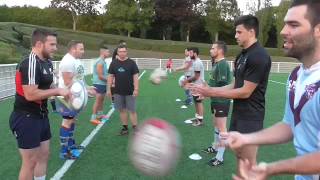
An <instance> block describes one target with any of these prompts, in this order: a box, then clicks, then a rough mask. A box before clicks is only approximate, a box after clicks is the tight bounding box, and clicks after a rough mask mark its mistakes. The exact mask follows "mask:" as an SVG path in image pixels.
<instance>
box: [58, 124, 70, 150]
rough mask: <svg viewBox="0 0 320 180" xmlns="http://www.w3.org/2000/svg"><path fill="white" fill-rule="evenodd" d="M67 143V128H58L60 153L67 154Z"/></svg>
mask: <svg viewBox="0 0 320 180" xmlns="http://www.w3.org/2000/svg"><path fill="white" fill-rule="evenodd" d="M68 141H69V128H66V127H63V126H61V128H60V145H61V149H60V153H61V154H66V153H67V152H68Z"/></svg>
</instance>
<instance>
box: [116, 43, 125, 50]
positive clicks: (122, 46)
mask: <svg viewBox="0 0 320 180" xmlns="http://www.w3.org/2000/svg"><path fill="white" fill-rule="evenodd" d="M121 48H126V49H127V46H125V45H123V44H120V45H119V46H118V47H117V51H118V49H121Z"/></svg>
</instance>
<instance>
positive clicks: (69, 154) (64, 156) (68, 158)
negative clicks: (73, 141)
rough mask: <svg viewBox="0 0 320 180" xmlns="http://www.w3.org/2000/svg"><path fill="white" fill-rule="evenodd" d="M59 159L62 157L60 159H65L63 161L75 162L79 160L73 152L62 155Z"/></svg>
mask: <svg viewBox="0 0 320 180" xmlns="http://www.w3.org/2000/svg"><path fill="white" fill-rule="evenodd" d="M59 157H60V159H63V160H75V159H78V157H77V156H75V155H74V154H72V153H71V152H68V153H60V155H59Z"/></svg>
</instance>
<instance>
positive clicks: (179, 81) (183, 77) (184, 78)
mask: <svg viewBox="0 0 320 180" xmlns="http://www.w3.org/2000/svg"><path fill="white" fill-rule="evenodd" d="M184 80H186V77H185V76H184V75H182V76H180V77H179V80H178V84H179V86H180V87H182V86H183V84H182V83H183V81H184Z"/></svg>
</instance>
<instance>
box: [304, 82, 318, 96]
mask: <svg viewBox="0 0 320 180" xmlns="http://www.w3.org/2000/svg"><path fill="white" fill-rule="evenodd" d="M317 90H318V87H317V85H316V84H310V85H306V88H305V91H306V96H307V99H311V98H312V97H313V95H314V94H315V93H316V92H317Z"/></svg>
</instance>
